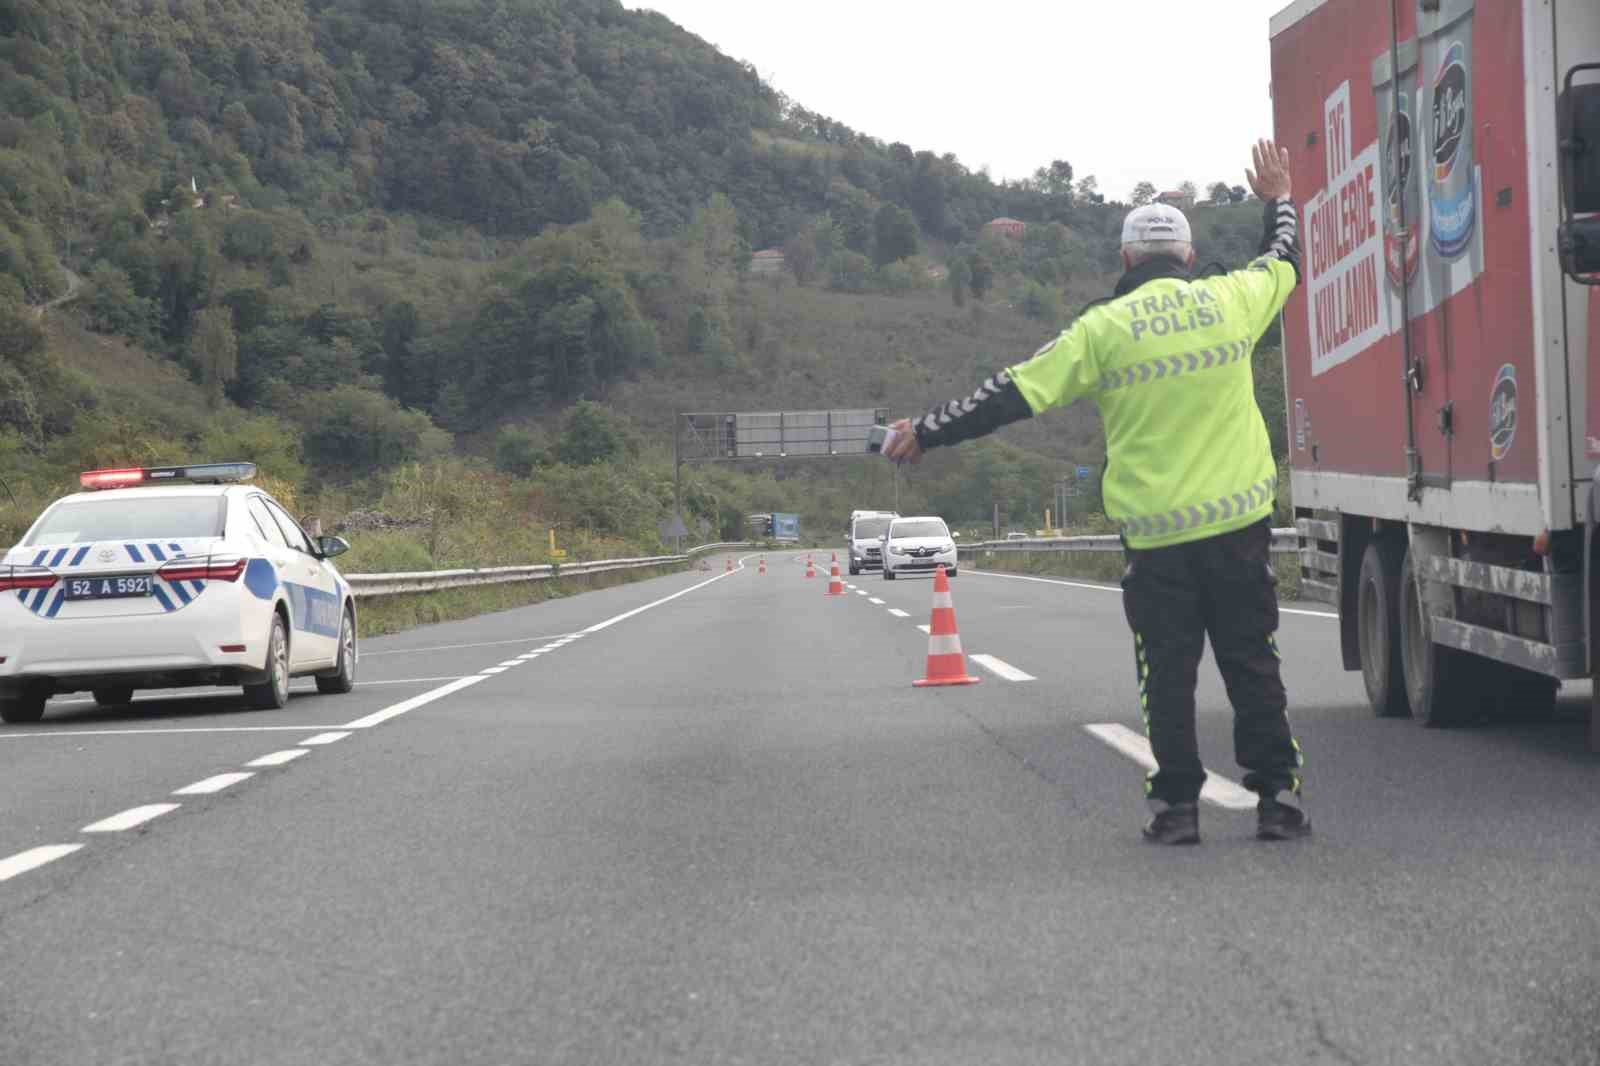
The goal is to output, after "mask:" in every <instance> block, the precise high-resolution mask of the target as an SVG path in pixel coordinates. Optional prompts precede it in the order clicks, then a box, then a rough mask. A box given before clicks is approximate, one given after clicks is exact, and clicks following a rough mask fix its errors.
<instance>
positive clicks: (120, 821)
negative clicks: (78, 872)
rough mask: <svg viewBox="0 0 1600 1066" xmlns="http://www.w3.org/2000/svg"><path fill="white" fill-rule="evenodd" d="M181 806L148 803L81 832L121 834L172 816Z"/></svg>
mask: <svg viewBox="0 0 1600 1066" xmlns="http://www.w3.org/2000/svg"><path fill="white" fill-rule="evenodd" d="M181 806H182V804H180V803H148V804H146V805H145V806H143V807H129V808H128V809H127V810H125V811H123V812H122V813H121V814H113V815H112V816H111V817H110V818H102V819H100V820H99V821H98V822H93V823H91V824H89V825H86V826H84V827H83V828H82V829H80V830H79V832H81V833H120V832H122V831H123V830H125V829H132V828H134V827H135V826H141V825H143V824H144V823H146V822H149V821H153V820H154V819H156V818H160V817H161V816H162V815H163V814H170V813H172V812H173V811H175V810H177V809H178V808H179V807H181Z"/></svg>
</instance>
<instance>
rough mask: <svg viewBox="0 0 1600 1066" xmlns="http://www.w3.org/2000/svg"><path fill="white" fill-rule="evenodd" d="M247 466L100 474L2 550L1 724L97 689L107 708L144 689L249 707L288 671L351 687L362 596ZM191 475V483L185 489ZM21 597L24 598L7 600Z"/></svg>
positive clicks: (338, 546)
mask: <svg viewBox="0 0 1600 1066" xmlns="http://www.w3.org/2000/svg"><path fill="white" fill-rule="evenodd" d="M254 475H255V466H254V464H251V463H213V464H207V465H203V466H189V467H164V468H159V469H136V470H95V471H90V472H88V473H85V474H83V475H81V476H80V477H79V482H80V483H81V484H82V485H83V487H84V488H85V489H88V490H91V491H87V492H80V493H75V494H73V495H71V496H64V497H62V498H61V499H59V500H57V501H56V502H55V503H53V504H51V505H50V506H49V507H48V508H47V509H46V510H45V512H44V513H43V514H42V515H40V516H39V518H38V520H37V521H35V522H34V524H33V526H32V528H30V529H29V530H28V532H27V534H26V535H25V536H24V537H23V538H22V540H21V541H20V542H19V543H18V544H17V545H16V546H15V547H13V548H11V549H10V550H9V551H7V552H6V553H5V555H4V556H0V720H3V721H6V722H37V721H38V720H39V719H40V718H41V717H42V716H43V715H44V709H45V702H46V701H47V700H48V699H49V698H50V697H51V696H53V695H57V694H59V693H65V692H81V691H85V690H87V691H89V692H92V693H94V698H95V702H97V703H99V704H102V705H106V706H117V705H121V704H126V703H127V702H129V700H131V699H132V698H133V694H134V692H135V691H136V690H138V689H142V688H175V687H182V686H189V685H242V686H243V687H244V692H245V696H246V697H247V698H248V700H249V702H250V704H251V705H252V706H255V707H258V708H263V709H267V708H277V707H282V706H284V704H285V703H287V702H288V700H289V678H290V677H292V676H295V675H300V674H310V675H313V676H314V677H315V678H316V681H317V690H318V691H319V692H325V693H341V692H349V691H350V690H351V689H352V688H354V687H355V675H356V658H357V653H356V605H355V599H354V597H353V596H352V595H351V591H350V586H349V585H348V584H347V583H346V582H345V580H344V578H342V577H340V576H339V571H338V570H337V569H336V568H335V567H334V565H333V564H332V563H331V562H329V560H330V559H331V558H332V557H333V556H335V555H338V554H340V553H341V552H345V551H348V550H349V549H350V545H349V544H347V543H345V542H344V541H343V540H341V539H340V538H338V537H319V538H318V539H317V540H316V541H315V542H313V541H312V540H311V538H310V537H308V536H306V534H305V531H304V530H302V529H301V528H300V525H299V523H297V522H296V521H295V520H294V519H293V518H291V517H289V513H288V512H287V511H286V510H284V508H283V507H282V506H281V505H280V504H279V503H278V502H277V501H276V500H274V499H273V498H272V497H271V496H269V495H267V494H266V493H265V492H263V491H261V490H260V489H258V488H255V487H253V486H250V485H247V484H243V482H245V481H248V480H249V479H250V478H251V477H253V476H254ZM183 482H188V484H184V483H183ZM13 593H14V594H15V595H13Z"/></svg>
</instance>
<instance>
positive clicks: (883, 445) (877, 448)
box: [867, 426, 895, 454]
mask: <svg viewBox="0 0 1600 1066" xmlns="http://www.w3.org/2000/svg"><path fill="white" fill-rule="evenodd" d="M894 438H895V432H894V430H892V429H890V428H889V427H888V426H873V427H872V428H871V429H869V430H867V451H869V452H876V453H878V454H882V453H883V452H884V451H886V450H887V449H888V447H889V445H890V444H892V443H893V442H894Z"/></svg>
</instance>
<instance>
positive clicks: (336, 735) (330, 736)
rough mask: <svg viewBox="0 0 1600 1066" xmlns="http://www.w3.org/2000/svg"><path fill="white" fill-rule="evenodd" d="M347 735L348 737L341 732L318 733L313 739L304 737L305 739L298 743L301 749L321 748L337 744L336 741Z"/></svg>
mask: <svg viewBox="0 0 1600 1066" xmlns="http://www.w3.org/2000/svg"><path fill="white" fill-rule="evenodd" d="M349 735H350V734H349V733H343V732H333V733H318V734H317V735H316V736H314V737H306V739H304V740H302V741H301V742H300V746H301V747H302V748H309V747H314V746H315V747H321V746H322V745H323V744H334V743H337V742H338V741H341V740H343V739H344V738H345V737H347V736H349Z"/></svg>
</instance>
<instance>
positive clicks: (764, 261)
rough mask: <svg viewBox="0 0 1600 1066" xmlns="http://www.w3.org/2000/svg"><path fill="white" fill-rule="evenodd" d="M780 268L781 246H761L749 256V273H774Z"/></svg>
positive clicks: (781, 263) (781, 259)
mask: <svg viewBox="0 0 1600 1066" xmlns="http://www.w3.org/2000/svg"><path fill="white" fill-rule="evenodd" d="M782 269H783V249H782V248H763V249H761V251H759V252H756V253H755V254H753V255H752V256H751V257H750V273H752V274H776V273H778V272H779V271H781V270H782Z"/></svg>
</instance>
